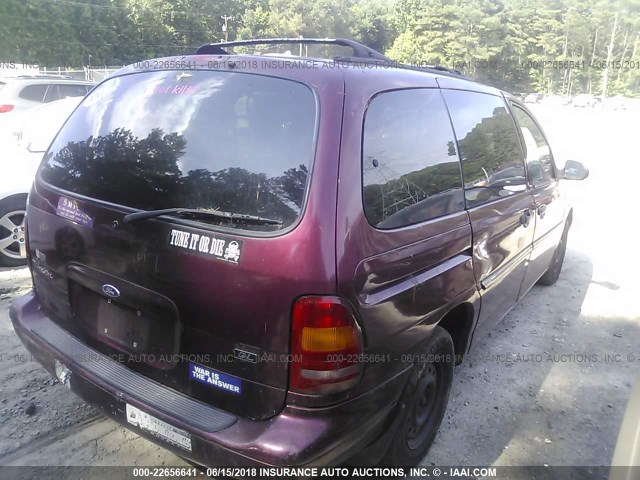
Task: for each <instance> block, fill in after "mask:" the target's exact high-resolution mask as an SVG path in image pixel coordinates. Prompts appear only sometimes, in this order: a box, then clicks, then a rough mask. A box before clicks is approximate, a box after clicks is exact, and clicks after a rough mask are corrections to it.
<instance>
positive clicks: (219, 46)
mask: <svg viewBox="0 0 640 480" xmlns="http://www.w3.org/2000/svg"><path fill="white" fill-rule="evenodd" d="M283 43H292V44H298V45H339V46H341V47H351V49H352V50H353V55H351V56H338V57H335V58H334V59H333V60H335V61H339V62H353V63H357V62H358V61H361V60H362V59H366V60H367V61H377V62H379V63H380V64H381V65H385V64H386V65H388V66H392V67H396V68H402V69H405V70H415V71H418V72H429V71H431V72H434V71H435V72H437V73H444V74H450V75H452V76H454V75H455V76H462V72H460V71H459V70H456V69H454V68H449V67H444V66H442V65H425V66H418V65H406V64H404V63H401V62H398V61H395V60H392V59H390V58H389V57H387V56H386V55H383V54H382V53H380V52H378V51H376V50H374V49H372V48H369V47H367V46H366V45H363V44H361V43H359V42H356V41H355V40H350V39H348V38H258V39H254V40H236V41H232V42H220V43H208V44H205V45H202V46H201V47H199V48H198V49H197V50H196V51H195V54H196V55H232V53H231V52H229V51H228V50H227V48H229V47H240V46H249V45H279V44H283Z"/></svg>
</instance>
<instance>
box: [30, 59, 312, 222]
mask: <svg viewBox="0 0 640 480" xmlns="http://www.w3.org/2000/svg"><path fill="white" fill-rule="evenodd" d="M315 124H316V103H315V97H314V95H313V93H312V92H311V90H310V89H309V88H307V87H305V86H304V85H301V84H299V83H296V82H293V81H289V80H283V79H277V78H271V77H264V76H259V75H250V74H243V73H233V72H203V71H191V72H189V73H186V72H183V73H179V72H175V71H173V72H167V71H163V72H144V73H137V74H133V75H126V76H123V77H115V78H113V79H110V80H107V81H106V82H105V83H103V84H101V85H100V86H99V87H97V88H96V89H94V90H93V91H92V92H91V93H90V94H89V95H88V96H87V97H86V98H85V99H84V101H83V102H82V103H81V105H80V106H79V108H78V109H76V110H75V112H74V114H73V115H72V116H71V118H70V119H69V120H68V121H67V123H66V124H65V126H64V127H63V129H62V130H61V131H60V133H59V134H58V136H57V138H56V139H55V141H54V142H53V144H52V146H51V148H50V149H49V151H48V152H47V154H45V158H44V162H43V165H42V167H41V172H40V173H41V177H42V179H43V180H45V181H46V182H49V183H51V184H53V185H55V186H57V187H59V188H62V189H65V190H69V191H71V192H76V193H79V194H82V195H86V196H88V197H92V198H97V199H100V200H105V201H108V202H112V203H115V204H120V205H126V206H130V207H135V208H139V209H144V210H152V209H160V208H172V207H186V208H201V209H219V210H223V211H228V212H236V213H243V214H249V215H259V216H262V217H268V218H273V219H277V220H281V221H282V222H283V225H282V226H252V225H234V226H235V227H237V228H244V229H254V230H256V229H257V230H273V229H278V228H284V227H286V226H288V225H290V224H291V223H293V222H294V221H295V220H296V218H297V217H298V215H299V214H300V212H301V210H302V205H303V198H304V194H305V191H306V184H307V176H308V171H309V167H310V164H311V160H312V156H313V151H314V137H315ZM207 221H208V220H207ZM211 222H215V221H214V220H212V221H211ZM211 222H209V223H211ZM223 225H225V226H229V224H228V223H227V222H225V223H223Z"/></svg>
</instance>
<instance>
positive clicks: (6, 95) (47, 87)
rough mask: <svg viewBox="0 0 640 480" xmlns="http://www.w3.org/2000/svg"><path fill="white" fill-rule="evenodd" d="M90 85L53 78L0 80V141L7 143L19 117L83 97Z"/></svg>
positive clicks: (1, 78)
mask: <svg viewBox="0 0 640 480" xmlns="http://www.w3.org/2000/svg"><path fill="white" fill-rule="evenodd" d="M94 85H95V84H94V83H92V82H86V81H83V80H74V79H72V78H68V77H64V76H56V75H21V76H17V77H0V140H3V141H5V142H6V140H8V139H9V140H10V137H11V136H12V135H15V134H16V132H15V130H14V127H15V126H16V125H17V124H19V123H20V119H19V118H18V117H19V116H20V115H21V114H22V113H24V112H26V111H28V110H29V109H31V108H34V107H37V106H38V105H42V104H43V103H50V102H55V101H56V100H61V99H63V98H67V97H84V96H85V95H86V94H87V93H88V92H89V91H90V90H91V89H92V88H93V86H94Z"/></svg>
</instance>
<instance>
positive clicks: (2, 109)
mask: <svg viewBox="0 0 640 480" xmlns="http://www.w3.org/2000/svg"><path fill="white" fill-rule="evenodd" d="M13 107H14V105H0V113H7V112H10V111H11V110H13Z"/></svg>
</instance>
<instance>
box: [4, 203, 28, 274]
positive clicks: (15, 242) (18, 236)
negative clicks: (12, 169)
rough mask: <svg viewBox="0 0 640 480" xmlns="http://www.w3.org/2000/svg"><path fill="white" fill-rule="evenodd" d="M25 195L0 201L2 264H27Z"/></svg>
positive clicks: (13, 265)
mask: <svg viewBox="0 0 640 480" xmlns="http://www.w3.org/2000/svg"><path fill="white" fill-rule="evenodd" d="M26 208H27V205H26V199H25V197H16V196H14V197H9V198H6V199H4V200H2V201H0V265H1V266H3V267H21V266H22V265H26V264H27V257H26V244H25V236H24V234H25V232H24V228H25V224H24V218H25V213H26Z"/></svg>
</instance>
